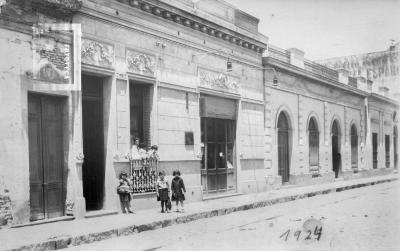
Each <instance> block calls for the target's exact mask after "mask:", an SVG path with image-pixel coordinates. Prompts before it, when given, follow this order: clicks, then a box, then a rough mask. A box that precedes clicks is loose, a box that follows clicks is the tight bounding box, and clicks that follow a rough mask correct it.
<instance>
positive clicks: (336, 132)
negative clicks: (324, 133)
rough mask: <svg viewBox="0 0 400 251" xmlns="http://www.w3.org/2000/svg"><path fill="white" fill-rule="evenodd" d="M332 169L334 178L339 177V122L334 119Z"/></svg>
mask: <svg viewBox="0 0 400 251" xmlns="http://www.w3.org/2000/svg"><path fill="white" fill-rule="evenodd" d="M331 131H332V170H333V172H334V173H335V178H338V177H339V173H340V164H341V154H340V130H339V124H338V122H337V121H336V120H335V121H333V124H332V130H331Z"/></svg>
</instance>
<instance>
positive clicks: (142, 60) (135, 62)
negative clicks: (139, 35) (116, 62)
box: [126, 50, 156, 77]
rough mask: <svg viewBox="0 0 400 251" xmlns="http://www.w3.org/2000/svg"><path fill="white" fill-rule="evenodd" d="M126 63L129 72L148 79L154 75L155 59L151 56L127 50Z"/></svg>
mask: <svg viewBox="0 0 400 251" xmlns="http://www.w3.org/2000/svg"><path fill="white" fill-rule="evenodd" d="M126 63H127V66H128V71H129V72H132V73H135V74H140V75H145V76H149V77H154V75H155V68H156V57H155V56H153V55H149V54H145V53H142V52H138V51H134V50H127V51H126Z"/></svg>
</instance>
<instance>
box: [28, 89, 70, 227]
mask: <svg viewBox="0 0 400 251" xmlns="http://www.w3.org/2000/svg"><path fill="white" fill-rule="evenodd" d="M63 104H64V101H63V99H62V98H56V97H52V96H45V95H36V94H29V95H28V113H29V116H28V129H29V132H28V134H29V184H30V209H31V220H40V219H45V218H53V217H60V216H63V215H64V200H65V191H64V190H65V189H64V155H63V121H62V120H63Z"/></svg>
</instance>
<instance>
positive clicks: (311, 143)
mask: <svg viewBox="0 0 400 251" xmlns="http://www.w3.org/2000/svg"><path fill="white" fill-rule="evenodd" d="M308 150H309V160H310V172H312V173H318V171H319V131H318V124H317V121H316V120H315V118H311V119H310V122H309V123H308Z"/></svg>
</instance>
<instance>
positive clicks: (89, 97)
mask: <svg viewBox="0 0 400 251" xmlns="http://www.w3.org/2000/svg"><path fill="white" fill-rule="evenodd" d="M103 124H104V120H103V79H102V78H99V77H95V76H87V75H82V130H83V154H84V156H85V159H84V162H83V166H82V178H83V196H84V197H85V200H86V209H87V210H99V209H101V208H102V206H103V194H104V191H103V190H104V172H105V170H104V129H103V128H104V126H103Z"/></svg>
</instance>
